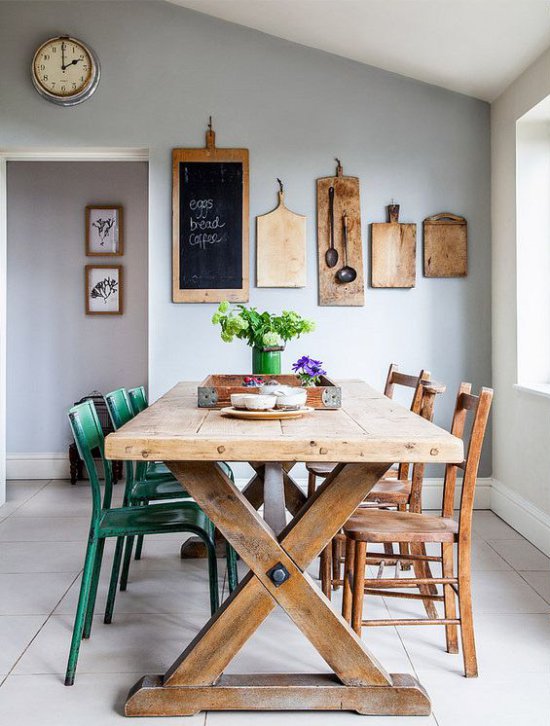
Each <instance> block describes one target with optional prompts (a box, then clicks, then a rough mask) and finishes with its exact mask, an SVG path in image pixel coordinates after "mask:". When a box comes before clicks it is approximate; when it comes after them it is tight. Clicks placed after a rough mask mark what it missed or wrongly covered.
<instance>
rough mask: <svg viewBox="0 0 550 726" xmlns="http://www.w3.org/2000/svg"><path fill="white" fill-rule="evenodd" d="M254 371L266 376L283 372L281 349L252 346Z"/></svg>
mask: <svg viewBox="0 0 550 726" xmlns="http://www.w3.org/2000/svg"><path fill="white" fill-rule="evenodd" d="M252 373H256V374H258V375H264V376H278V375H280V374H281V349H278V350H262V349H261V348H256V347H254V348H252Z"/></svg>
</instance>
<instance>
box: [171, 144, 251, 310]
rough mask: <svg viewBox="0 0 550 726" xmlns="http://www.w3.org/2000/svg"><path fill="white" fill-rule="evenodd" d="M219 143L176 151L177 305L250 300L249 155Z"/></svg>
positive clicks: (174, 246)
mask: <svg viewBox="0 0 550 726" xmlns="http://www.w3.org/2000/svg"><path fill="white" fill-rule="evenodd" d="M214 139H215V135H214V132H213V131H212V130H209V131H208V132H207V134H206V148H203V149H174V150H173V152H172V179H173V196H172V213H173V228H172V238H173V239H172V250H173V253H172V254H173V263H172V264H173V275H172V283H173V290H172V299H173V301H174V302H221V301H222V300H229V301H231V302H246V301H247V300H248V289H249V270H248V268H249V260H248V233H249V230H248V215H249V213H248V150H247V149H218V148H216V147H215V145H214Z"/></svg>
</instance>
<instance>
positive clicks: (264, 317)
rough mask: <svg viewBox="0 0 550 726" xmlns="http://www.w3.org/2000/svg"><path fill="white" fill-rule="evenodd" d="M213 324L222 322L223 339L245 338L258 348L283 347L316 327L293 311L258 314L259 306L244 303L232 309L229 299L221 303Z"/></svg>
mask: <svg viewBox="0 0 550 726" xmlns="http://www.w3.org/2000/svg"><path fill="white" fill-rule="evenodd" d="M212 323H213V324H214V325H220V327H221V338H222V340H223V341H225V342H226V343H230V342H231V341H232V340H233V339H234V338H239V339H240V340H245V341H246V344H247V345H249V346H250V347H251V348H258V349H259V350H282V349H283V348H284V346H285V343H286V342H287V341H288V340H292V338H298V337H300V335H303V334H304V333H311V331H312V330H315V323H314V322H313V321H312V320H306V319H305V318H302V316H301V315H298V313H295V312H294V311H292V310H283V312H282V313H281V314H280V315H273V314H272V313H268V312H263V313H259V312H258V311H257V310H256V308H249V307H246V306H245V305H235V307H233V308H232V307H231V305H230V304H229V303H228V302H227V301H224V302H222V303H220V305H219V307H218V309H217V310H216V312H215V313H214V316H213V317H212Z"/></svg>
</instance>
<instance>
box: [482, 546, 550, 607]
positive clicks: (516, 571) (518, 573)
mask: <svg viewBox="0 0 550 726" xmlns="http://www.w3.org/2000/svg"><path fill="white" fill-rule="evenodd" d="M493 541H495V542H501V541H503V540H493ZM504 541H508V540H504ZM526 541H528V540H526ZM486 544H487V545H489V547H490V548H491V549H492V550H493V552H495V553H496V554H497V555H498V556H499V557H500V558H501V560H503V561H504V562H506V564H507V565H510V567H511V568H512V571H513V572H515V573H516V575H518V576H519V577H520V578H521V579H522V580H523V582H525V584H526V585H528V586H529V587H530V588H531V590H532V591H533V592H534V593H535V594H536V595H538V596H539V597H540V598H541V600H544V602H545V603H548V600H547V599H546V598H545V597H544V595H541V593H540V592H539V591H538V590H537V589H536V588H535V587H533V585H532V584H531V583H530V582H529V580H526V579H525V577H523V575H522V574H521V571H520V570H516V568H515V567H514V565H513V564H512V563H511V562H508V560H506V559H505V558H504V557H503V556H502V555H501V554H500V553H499V552H497V551H496V550H495V548H494V547H493V546H492V545H491V543H490V542H489V541H487V542H486ZM533 546H534V545H533ZM535 549H538V548H535ZM538 551H539V552H540V550H538ZM541 554H543V555H544V553H541ZM544 556H546V555H544ZM525 572H547V570H525ZM548 574H549V576H550V572H549V573H548ZM548 604H549V605H550V603H548ZM547 614H548V613H543V615H547Z"/></svg>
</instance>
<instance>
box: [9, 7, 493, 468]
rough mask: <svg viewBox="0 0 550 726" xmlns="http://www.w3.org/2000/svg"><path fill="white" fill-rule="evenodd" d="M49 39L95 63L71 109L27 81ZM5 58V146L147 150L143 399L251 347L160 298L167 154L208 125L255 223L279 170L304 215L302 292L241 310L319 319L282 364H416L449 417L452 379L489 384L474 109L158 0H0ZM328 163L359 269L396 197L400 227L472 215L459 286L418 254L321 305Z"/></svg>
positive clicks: (378, 377) (483, 127)
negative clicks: (354, 224)
mask: <svg viewBox="0 0 550 726" xmlns="http://www.w3.org/2000/svg"><path fill="white" fill-rule="evenodd" d="M61 29H63V30H65V31H66V32H68V33H71V34H74V35H76V36H77V37H81V38H83V39H84V40H86V41H88V42H89V43H90V44H91V45H92V47H94V48H95V50H96V52H97V53H98V55H99V58H100V61H101V63H102V80H101V83H100V86H99V88H98V91H97V93H96V94H95V96H94V98H92V99H91V100H90V101H88V102H87V103H85V104H83V105H82V106H80V107H77V108H73V109H59V108H56V107H54V106H52V105H50V104H48V103H47V102H45V101H43V100H42V99H41V98H40V97H39V96H38V94H37V93H36V92H35V91H34V89H33V88H32V85H31V81H30V78H29V63H30V60H31V58H32V54H33V51H34V48H35V47H36V46H37V45H38V44H39V43H40V42H41V41H42V40H43V39H44V38H46V37H48V35H54V34H56V33H58V32H60V30H61ZM0 61H1V65H0V67H1V68H2V74H1V76H0V101H1V102H0V135H1V136H0V143H1V145H7V146H21V145H32V144H35V145H39V146H44V145H49V146H75V145H76V146H147V147H149V150H150V216H149V231H150V241H149V325H150V349H149V380H150V385H151V393H152V395H153V396H156V395H159V394H160V393H162V392H163V391H165V390H166V389H167V388H169V387H170V386H171V385H172V384H173V383H174V382H176V381H177V380H179V379H182V378H192V379H197V378H202V377H203V376H204V375H205V373H206V372H208V371H220V372H222V371H227V372H232V371H242V370H245V369H247V368H248V367H249V357H250V354H249V351H248V350H247V349H246V348H245V347H244V346H242V345H241V344H239V343H233V344H231V345H226V344H224V343H222V342H221V341H220V340H219V337H218V334H217V332H216V331H215V330H213V329H212V327H211V326H210V317H211V315H212V312H213V307H212V306H211V305H174V304H172V303H171V298H170V293H171V289H170V287H171V216H170V215H171V175H170V153H171V149H172V147H175V146H202V145H203V144H204V130H205V125H206V122H207V119H208V115H209V114H212V116H213V117H214V123H215V128H216V131H217V143H218V145H219V146H229V147H231V146H245V147H248V148H249V149H250V164H251V167H250V174H251V176H250V180H251V187H250V188H251V193H250V202H251V218H252V220H253V219H254V216H255V215H257V214H261V213H264V212H266V211H268V210H269V209H271V208H272V207H273V206H274V204H275V201H276V193H275V192H276V182H275V177H277V176H278V177H281V178H282V179H283V180H284V182H285V184H286V202H287V204H288V206H289V207H290V208H292V209H294V210H295V211H297V212H300V213H303V214H306V215H307V218H308V280H309V284H308V287H306V288H305V289H303V290H266V289H264V290H256V289H254V288H252V290H251V303H252V304H254V305H257V306H259V307H266V308H270V309H273V310H278V309H281V308H282V307H292V308H295V309H296V310H298V311H300V312H301V313H304V314H306V315H310V316H311V317H313V318H315V319H316V320H317V322H318V329H317V332H316V333H315V334H313V335H310V336H308V337H307V339H304V340H303V341H298V342H297V343H292V344H291V345H289V348H288V351H287V353H286V354H285V360H286V362H287V364H289V363H290V362H292V361H293V360H295V358H296V357H297V356H298V355H299V354H300V353H309V354H310V355H313V356H315V357H317V358H320V359H321V360H323V361H325V364H326V367H327V368H328V370H329V371H330V373H331V374H332V375H334V376H363V377H365V378H367V379H369V380H370V381H371V382H373V383H375V384H378V385H380V386H381V385H382V382H383V378H384V375H385V371H386V368H387V365H388V363H389V362H390V361H391V360H395V361H399V362H400V363H402V366H403V368H405V369H409V370H417V369H420V368H421V367H422V366H425V367H426V368H429V369H430V370H431V371H432V372H433V374H434V376H436V377H437V378H438V379H441V380H443V381H446V382H447V383H448V385H449V389H450V390H449V393H448V394H447V396H446V397H445V400H444V401H442V402H441V405H440V406H439V410H438V420H439V421H441V422H444V423H448V421H449V418H450V415H451V412H452V397H453V395H454V391H455V389H456V386H457V384H458V382H459V381H460V380H461V379H467V380H472V382H473V383H474V385H475V386H478V385H480V384H487V383H490V381H491V369H490V357H491V349H490V333H491V331H490V325H491V322H490V212H489V201H490V200H489V191H490V183H489V173H490V170H489V164H490V159H489V107H488V105H487V104H486V103H483V102H480V101H477V100H474V99H472V98H468V97H466V96H462V95H459V94H455V93H451V92H449V91H445V90H443V89H440V88H436V87H434V86H429V85H426V84H422V83H419V82H416V81H412V80H409V79H407V78H404V77H401V76H397V75H395V74H392V73H388V72H385V71H382V70H379V69H376V68H372V67H368V66H364V65H361V64H358V63H355V62H352V61H348V60H345V59H342V58H338V57H335V56H332V55H330V54H326V53H322V52H320V51H316V50H313V49H309V48H305V47H302V46H299V45H295V44H292V43H288V42H286V41H283V40H279V39H276V38H272V37H269V36H266V35H264V34H262V33H259V32H257V31H253V30H250V29H247V28H243V27H239V26H236V25H232V24H228V23H225V22H222V21H218V20H216V19H214V18H210V17H207V16H204V15H200V14H196V13H193V12H191V11H187V10H185V9H183V8H180V7H177V6H174V5H171V4H165V3H136V2H132V3H124V2H122V3H110V2H104V3H77V2H74V3H73V2H71V3H64V2H61V3H50V2H40V3H26V2H16V3H0ZM335 156H339V157H340V158H341V159H342V161H343V164H344V170H345V172H346V173H348V174H354V175H357V176H359V177H360V178H361V193H362V212H363V224H364V242H365V256H366V257H367V251H368V246H367V241H368V222H371V221H383V220H384V214H385V212H384V206H385V205H386V204H387V203H388V202H389V201H390V200H391V198H392V197H393V198H394V199H396V200H398V201H399V202H400V203H401V210H402V220H403V221H416V222H421V220H422V219H423V218H424V217H426V216H428V215H430V214H433V213H435V212H440V211H442V210H448V211H452V212H456V213H458V214H463V215H464V216H465V217H466V218H467V219H468V224H469V232H470V273H469V275H468V277H467V278H466V279H464V280H459V279H454V280H426V279H423V278H422V276H421V274H420V271H421V266H420V255H419V258H418V271H419V276H418V285H417V287H416V289H414V290H410V291H392V290H371V289H369V290H368V291H367V294H366V305H365V307H364V308H349V309H342V308H319V307H318V306H317V280H316V264H315V249H316V247H315V245H316V240H315V231H314V219H315V179H316V178H317V177H320V176H326V175H327V174H331V173H333V171H334V161H333V159H334V157H335ZM252 229H254V225H253V224H252ZM253 239H254V237H253V236H252V240H253ZM420 239H421V235H420V233H419V240H420ZM253 248H254V245H252V249H253ZM251 264H252V265H253V259H252V261H251ZM252 269H254V268H253V267H252ZM489 449H490V447H489V446H487V447H486V452H485V464H484V466H483V469H482V472H483V473H484V474H485V475H487V474H489V473H490V464H489V462H490V451H489Z"/></svg>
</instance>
